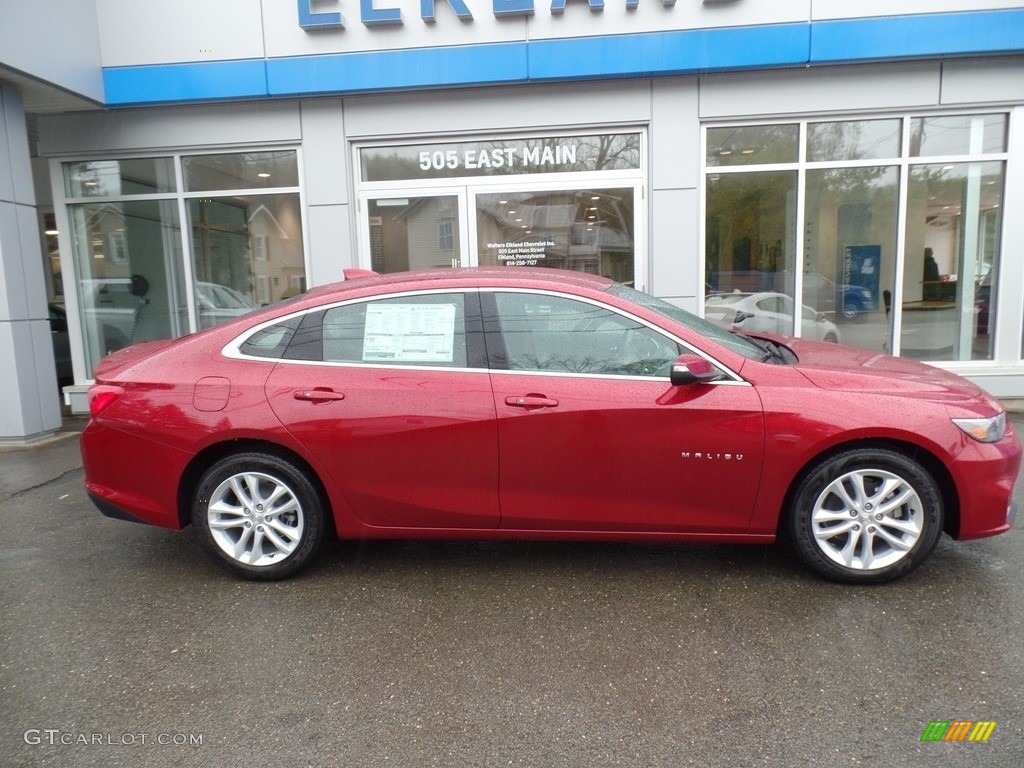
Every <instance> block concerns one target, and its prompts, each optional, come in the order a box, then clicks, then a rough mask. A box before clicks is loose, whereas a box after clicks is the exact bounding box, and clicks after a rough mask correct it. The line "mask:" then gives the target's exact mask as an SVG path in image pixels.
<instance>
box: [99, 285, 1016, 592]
mask: <svg viewBox="0 0 1024 768" xmlns="http://www.w3.org/2000/svg"><path fill="white" fill-rule="evenodd" d="M89 396H90V411H91V419H90V421H89V424H88V426H87V427H86V429H85V431H84V433H83V435H82V453H83V457H84V466H85V475H86V479H85V485H86V489H87V491H88V494H89V496H90V497H91V498H92V500H93V501H94V502H95V504H96V505H97V506H98V507H99V509H100V511H101V512H103V513H104V514H106V515H108V516H111V517H115V518H121V519H126V520H135V521H141V522H145V523H149V524H152V525H157V526H162V527H164V528H171V529H181V528H184V527H186V526H188V525H190V524H191V525H192V527H193V528H194V529H195V532H196V536H197V539H198V542H199V544H200V546H201V547H202V548H203V549H204V550H205V551H206V552H207V553H208V554H209V555H210V556H211V557H212V558H213V560H215V561H216V562H217V563H219V564H220V565H221V566H223V567H224V568H225V569H227V570H228V571H230V572H231V573H233V574H236V575H237V576H240V577H242V578H247V579H260V580H271V579H280V578H284V577H287V576H290V575H292V574H295V573H296V572H297V571H299V570H300V569H301V568H303V567H304V566H306V565H307V564H308V563H309V562H310V560H311V559H312V558H313V557H314V556H315V554H316V551H317V548H318V547H319V546H320V544H321V543H322V542H323V540H324V539H325V537H327V536H336V537H340V538H341V539H345V540H360V539H400V538H402V539H406V538H417V539H428V538H429V539H538V540H539V539H573V540H621V541H647V542H652V541H656V542H719V543H721V542H725V543H758V544H768V543H771V542H773V541H775V540H776V539H778V538H784V539H786V540H788V541H789V542H790V543H791V545H792V549H793V550H794V551H795V552H796V553H797V554H798V556H799V557H800V558H801V559H802V560H803V561H804V562H805V563H806V565H807V566H809V567H810V568H811V569H812V570H813V571H815V572H817V573H818V574H820V575H821V576H823V577H825V578H828V579H832V580H835V581H840V582H848V583H868V582H884V581H890V580H892V579H895V578H898V577H901V576H903V575H905V574H907V573H909V572H910V571H911V570H913V569H914V568H916V567H917V566H918V565H920V564H921V563H922V562H923V561H924V560H925V559H926V558H927V557H928V556H929V554H930V553H931V552H932V550H933V549H934V548H935V545H936V543H937V542H938V540H939V537H940V536H941V535H942V533H943V532H945V533H947V534H949V535H950V536H951V537H952V538H954V539H958V540H966V539H976V538H980V537H984V536H993V535H995V534H999V533H1002V532H1004V531H1006V530H1008V529H1009V528H1010V526H1011V525H1012V523H1013V519H1014V516H1015V509H1014V508H1013V506H1012V505H1011V501H1010V499H1011V495H1012V491H1013V484H1014V481H1015V479H1016V476H1017V471H1018V468H1019V465H1020V455H1021V449H1020V444H1019V442H1018V440H1017V437H1016V436H1015V434H1014V432H1013V429H1012V426H1011V425H1010V424H1008V423H1007V420H1006V415H1005V413H1004V411H1003V409H1002V408H1001V407H1000V405H999V404H998V403H997V402H996V401H995V400H994V399H992V398H991V397H990V396H988V395H986V394H985V393H984V392H983V391H982V390H980V389H979V388H978V387H976V386H975V385H974V384H972V383H970V382H968V381H966V380H964V379H962V378H959V377H957V376H955V375H953V374H950V373H947V372H944V371H941V370H939V369H936V368H932V367H929V366H926V365H923V364H920V363H917V362H913V361H910V360H904V359H898V358H894V357H889V356H886V355H884V354H880V353H877V352H871V351H867V350H861V349H853V348H850V347H842V346H839V345H836V344H826V343H821V342H816V341H809V340H805V339H792V338H785V337H781V336H773V335H767V334H746V335H744V334H739V333H730V332H728V331H725V330H723V329H721V328H718V327H717V326H715V325H712V324H711V323H708V322H705V321H704V320H701V319H700V318H697V317H695V316H693V315H691V314H689V313H687V312H685V311H683V310H681V309H679V308H677V307H675V306H674V305H672V304H669V303H667V302H664V301H661V300H658V299H655V298H653V297H651V296H649V295H646V294H643V293H640V292H638V291H635V290H633V289H631V288H628V287H625V286H623V285H620V284H617V283H614V282H612V281H611V280H607V279H604V278H600V277H594V276H589V275H584V274H580V273H575V272H561V271H556V270H548V269H519V268H506V269H462V270H435V271H429V272H420V273H415V272H409V273H403V274H394V275H387V276H378V275H375V274H373V273H372V272H368V271H363V270H349V271H348V272H346V280H345V281H344V282H341V283H338V284H335V285H329V286H323V287H320V288H315V289H313V290H311V291H309V292H308V293H306V294H304V295H302V296H301V297H299V298H297V299H292V300H291V301H289V302H287V303H283V304H278V305H275V306H272V307H267V308H265V309H262V310H258V311H256V312H254V313H252V314H249V315H246V316H244V317H240V318H237V319H234V320H230V321H228V322H226V323H224V324H222V325H218V326H216V327H215V328H211V329H209V330H207V331H204V332H202V333H197V334H194V335H192V336H187V337H185V338H181V339H177V340H172V341H157V342H148V343H144V344H138V345H136V346H132V347H129V348H126V349H122V350H120V351H118V352H115V353H114V354H112V355H110V356H108V357H106V358H105V359H104V360H103V361H101V363H100V365H99V366H98V368H97V370H96V379H95V384H94V385H93V386H92V387H91V389H90V392H89Z"/></svg>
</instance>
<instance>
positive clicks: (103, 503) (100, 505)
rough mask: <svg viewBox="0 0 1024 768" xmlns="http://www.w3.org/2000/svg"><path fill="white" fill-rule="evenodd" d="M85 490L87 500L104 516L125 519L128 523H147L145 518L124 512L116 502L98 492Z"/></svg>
mask: <svg viewBox="0 0 1024 768" xmlns="http://www.w3.org/2000/svg"><path fill="white" fill-rule="evenodd" d="M85 492H86V494H87V495H88V496H89V501H91V502H92V503H93V504H95V505H96V509H98V510H99V511H100V512H101V513H103V515H104V516H105V517H109V518H112V519H114V520H126V521H127V522H129V523H142V524H143V525H149V523H147V522H146V521H145V520H142V519H141V518H138V517H135V516H134V515H132V514H130V513H129V512H126V511H125V510H123V509H121V508H120V507H119V506H117V505H116V504H113V503H111V502H109V501H107V500H106V499H104V498H103V497H102V496H100V495H99V494H96V493H93V492H92V491H90V490H89V489H88V488H86V490H85Z"/></svg>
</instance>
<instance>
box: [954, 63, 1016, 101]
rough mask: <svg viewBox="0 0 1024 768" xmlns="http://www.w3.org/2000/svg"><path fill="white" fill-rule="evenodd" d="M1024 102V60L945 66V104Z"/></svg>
mask: <svg viewBox="0 0 1024 768" xmlns="http://www.w3.org/2000/svg"><path fill="white" fill-rule="evenodd" d="M1022 102H1024V56H1007V57H1005V58H997V59H974V58H972V59H953V60H950V61H947V62H945V63H943V65H942V103H943V104H985V103H1003V104H1007V103H1017V104H1020V103H1022Z"/></svg>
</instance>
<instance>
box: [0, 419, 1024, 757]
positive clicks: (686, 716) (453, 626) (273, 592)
mask: <svg viewBox="0 0 1024 768" xmlns="http://www.w3.org/2000/svg"><path fill="white" fill-rule="evenodd" d="M1013 419H1014V422H1015V424H1016V425H1017V428H1018V430H1019V431H1024V417H1022V416H1019V415H1014V416H1013ZM81 426H82V424H81V423H80V422H77V423H76V422H75V421H71V422H69V423H68V424H67V425H66V430H67V431H66V432H65V433H64V434H62V435H59V436H58V437H57V438H56V439H55V440H53V441H50V442H49V443H48V444H46V445H44V446H40V447H35V448H29V449H21V450H3V451H0V608H2V613H0V650H2V653H0V766H33V767H34V766H75V767H77V766H83V767H87V766H102V768H111V767H114V766H137V765H145V766H147V768H162V767H163V766H202V767H203V768H208V767H211V766H215V767H218V768H219V767H221V766H246V768H261V767H262V766H268V767H270V766H273V768H290V767H291V766H296V767H299V768H302V767H304V766H339V767H340V766H345V767H346V768H348V767H352V768H359V767H361V766H367V767H369V766H373V767H375V768H376V767H379V766H409V768H421V767H426V766H458V767H461V766H481V767H483V766H536V767H537V768H548V767H551V768H560V767H561V766H565V767H566V768H583V767H585V768H595V767H598V766H645V767H646V766H666V767H668V766H671V767H673V768H676V767H678V766H729V768H743V767H745V766H829V767H830V768H831V767H834V766H883V765H884V766H888V765H898V766H904V767H916V766H929V767H931V766H972V767H973V766H996V767H997V768H998V767H1002V766H1005V767H1006V768H1019V767H1020V766H1021V765H1024V653H1022V645H1024V640H1022V630H1024V599H1022V598H1024V534H1022V533H1021V532H1020V531H1011V532H1010V533H1008V534H1006V535H1004V536H1000V537H996V538H993V539H986V540H982V541H976V542H967V543H962V544H956V543H953V542H951V541H949V540H948V539H944V540H943V542H942V543H941V544H940V545H939V548H938V549H937V551H936V552H935V554H934V555H933V557H932V558H931V560H930V561H929V562H928V563H926V564H925V565H924V566H923V567H922V568H920V569H919V570H918V571H916V572H915V573H914V574H912V575H911V576H909V577H908V578H906V579H904V580H902V581H900V582H897V583H895V584H890V585H886V586H879V587H870V588H861V587H845V586H839V585H835V584H830V583H827V582H824V581H821V580H820V579H818V578H816V577H815V576H813V575H812V574H810V573H809V572H808V571H806V570H805V569H804V568H803V567H802V566H801V565H799V564H798V563H797V562H795V560H794V558H793V557H792V556H791V555H790V554H789V553H788V552H787V551H786V550H785V549H783V548H757V547H739V546H736V547H728V546H651V545H623V544H527V543H522V544H520V543H480V542H467V543H405V542H393V543H373V544H362V545H358V544H341V543H333V544H331V545H330V546H328V547H327V548H326V549H325V551H324V552H323V553H322V554H321V556H320V557H319V559H318V560H317V562H316V563H315V565H314V566H313V567H311V568H310V569H308V570H307V571H305V572H304V573H302V574H301V575H300V576H298V577H296V578H294V579H292V580H290V581H286V582H280V583H275V584H254V583H247V582H242V581H238V580H236V579H234V578H232V577H230V576H227V575H226V574H223V573H222V572H221V571H220V570H218V569H217V568H215V567H214V566H213V565H212V564H210V563H209V562H208V561H207V560H206V558H205V557H204V556H203V555H202V554H201V552H200V551H199V549H198V546H197V545H196V543H195V541H194V540H193V537H192V535H191V533H189V532H185V533H173V532H169V531H163V530H159V529H156V528H151V527H146V526H142V525H135V524H132V523H126V522H120V521H115V520H108V519H106V518H104V517H102V516H101V515H100V514H99V512H98V511H96V509H95V508H94V507H93V506H92V505H91V503H90V502H89V501H88V500H87V498H86V496H85V493H84V491H83V489H82V471H81V464H80V460H79V458H78V441H77V436H76V435H75V430H76V428H80V427H81ZM1021 485H1022V484H1021V483H1019V484H1018V489H1017V492H1016V496H1017V499H1018V503H1021V502H1024V495H1022V488H1021V487H1020V486H1021ZM957 721H961V722H967V721H970V722H972V723H979V722H981V723H995V726H994V728H992V730H991V732H990V735H989V738H988V740H987V741H975V742H971V741H922V736H923V735H924V734H925V732H926V730H928V729H929V727H930V724H931V723H934V722H950V723H954V722H957Z"/></svg>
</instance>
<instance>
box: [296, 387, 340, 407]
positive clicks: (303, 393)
mask: <svg viewBox="0 0 1024 768" xmlns="http://www.w3.org/2000/svg"><path fill="white" fill-rule="evenodd" d="M292 397H294V398H295V399H296V400H308V401H309V402H311V403H328V402H332V401H334V400H344V399H345V395H344V393H342V392H335V391H334V390H333V389H328V388H326V387H324V388H322V389H321V388H319V387H318V388H317V389H299V390H296V391H295V393H294V394H293V395H292Z"/></svg>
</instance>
